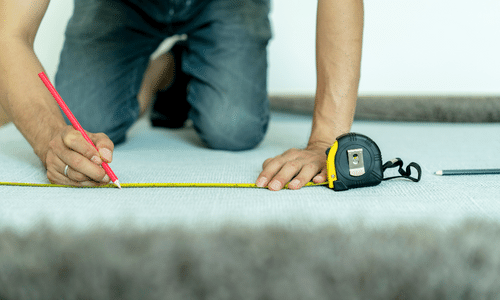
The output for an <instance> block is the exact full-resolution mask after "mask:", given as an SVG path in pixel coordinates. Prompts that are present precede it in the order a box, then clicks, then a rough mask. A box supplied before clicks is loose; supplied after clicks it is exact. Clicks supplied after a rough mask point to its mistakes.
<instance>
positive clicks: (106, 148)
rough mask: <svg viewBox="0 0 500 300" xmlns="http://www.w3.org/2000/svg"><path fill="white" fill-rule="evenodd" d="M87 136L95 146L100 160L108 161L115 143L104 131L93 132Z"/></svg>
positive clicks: (111, 156)
mask: <svg viewBox="0 0 500 300" xmlns="http://www.w3.org/2000/svg"><path fill="white" fill-rule="evenodd" d="M89 137H90V139H91V140H92V142H94V145H95V146H96V147H97V150H98V151H99V155H100V156H101V158H102V160H103V161H105V162H107V163H110V162H111V161H112V160H113V150H114V149H115V145H114V144H113V142H112V141H111V139H110V138H109V137H108V136H107V135H106V134H104V133H93V134H92V135H91V136H90V135H89Z"/></svg>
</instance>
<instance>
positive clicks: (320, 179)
mask: <svg viewBox="0 0 500 300" xmlns="http://www.w3.org/2000/svg"><path fill="white" fill-rule="evenodd" d="M313 181H314V183H322V182H325V178H324V177H323V176H321V175H317V176H315V177H314V178H313Z"/></svg>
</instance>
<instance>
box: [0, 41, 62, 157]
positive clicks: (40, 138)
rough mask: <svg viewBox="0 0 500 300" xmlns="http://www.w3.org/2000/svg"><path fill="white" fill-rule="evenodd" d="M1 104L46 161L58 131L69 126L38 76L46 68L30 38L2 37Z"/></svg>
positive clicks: (0, 50)
mask: <svg viewBox="0 0 500 300" xmlns="http://www.w3.org/2000/svg"><path fill="white" fill-rule="evenodd" d="M0 58H1V59H0V74H2V76H1V77H0V104H1V105H2V107H3V108H4V110H5V112H6V113H7V115H8V116H9V118H10V120H11V121H12V122H14V124H15V125H16V127H17V128H18V129H19V131H20V132H21V133H22V134H23V135H24V137H25V138H26V139H27V140H28V142H29V143H30V144H31V146H32V147H33V149H34V151H35V153H36V154H37V155H38V157H40V159H41V160H42V162H43V163H45V159H44V158H45V157H44V156H45V152H46V151H47V148H48V143H49V141H50V140H51V139H52V137H53V134H54V132H56V131H57V130H58V129H60V128H61V127H63V126H65V122H64V119H63V117H62V114H61V113H60V111H59V109H58V107H57V104H56V103H55V101H54V100H53V99H52V98H51V95H50V93H48V91H47V90H46V88H45V86H44V85H43V83H42V82H41V80H40V79H39V78H38V73H40V72H42V71H43V68H42V66H41V64H40V62H39V61H38V59H37V57H36V55H35V54H34V52H33V49H32V47H31V45H30V43H29V42H25V41H23V40H21V39H17V38H10V39H9V38H5V39H3V40H2V41H0Z"/></svg>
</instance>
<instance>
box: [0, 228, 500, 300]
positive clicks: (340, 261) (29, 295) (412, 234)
mask: <svg viewBox="0 0 500 300" xmlns="http://www.w3.org/2000/svg"><path fill="white" fill-rule="evenodd" d="M127 229H128V230H127ZM499 241H500V226H499V225H498V224H492V223H487V222H470V223H466V224H463V225H462V226H458V227H454V228H452V229H449V230H447V231H442V230H437V229H436V228H433V227H429V226H425V225H421V226H416V227H397V228H386V229H384V230H377V229H373V228H368V227H366V226H362V225H359V226H357V227H355V228H353V229H352V230H346V229H345V228H339V227H337V226H324V227H322V228H318V229H317V230H314V231H307V230H293V231H292V230H289V229H284V228H282V227H266V228H262V229H256V228H248V227H238V226H227V227H223V228H221V229H220V230H219V231H216V232H210V233H205V232H203V231H191V230H183V229H175V228H170V229H167V230H148V231H137V230H136V229H134V228H127V227H124V228H123V229H122V230H119V231H117V230H112V229H111V230H109V229H105V228H101V229H99V230H92V231H90V232H86V233H83V234H81V233H75V232H73V231H71V230H68V231H63V232H60V231H57V232H54V231H53V230H50V228H45V227H42V228H39V229H38V230H37V231H35V232H32V233H30V234H27V235H22V236H19V235H17V234H16V233H13V232H10V231H4V232H2V233H0V299H3V300H6V299H18V300H25V299H26V300H28V299H66V300H71V299H95V300H101V299H102V300H108V299H124V300H125V299H134V300H135V299H169V300H177V299H179V300H181V299H214V300H226V299H227V300H233V299H245V300H261V299H279V300H295V299H297V300H302V299H314V300H323V299H324V300H329V299H343V300H344V299H347V300H349V299H381V300H382V299H383V300H386V299H425V300H433V299H436V300H443V299H498V297H499V296H500V285H499V284H498V282H499V281H500V273H499V271H498V270H499V269H500V255H499V254H498V247H499V246H500V245H499Z"/></svg>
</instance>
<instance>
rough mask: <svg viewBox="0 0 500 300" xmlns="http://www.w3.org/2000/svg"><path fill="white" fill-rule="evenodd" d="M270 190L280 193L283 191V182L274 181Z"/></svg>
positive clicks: (270, 185)
mask: <svg viewBox="0 0 500 300" xmlns="http://www.w3.org/2000/svg"><path fill="white" fill-rule="evenodd" d="M269 188H270V189H271V190H273V191H279V190H281V182H279V181H278V180H273V181H272V182H271V183H270V184H269Z"/></svg>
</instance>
